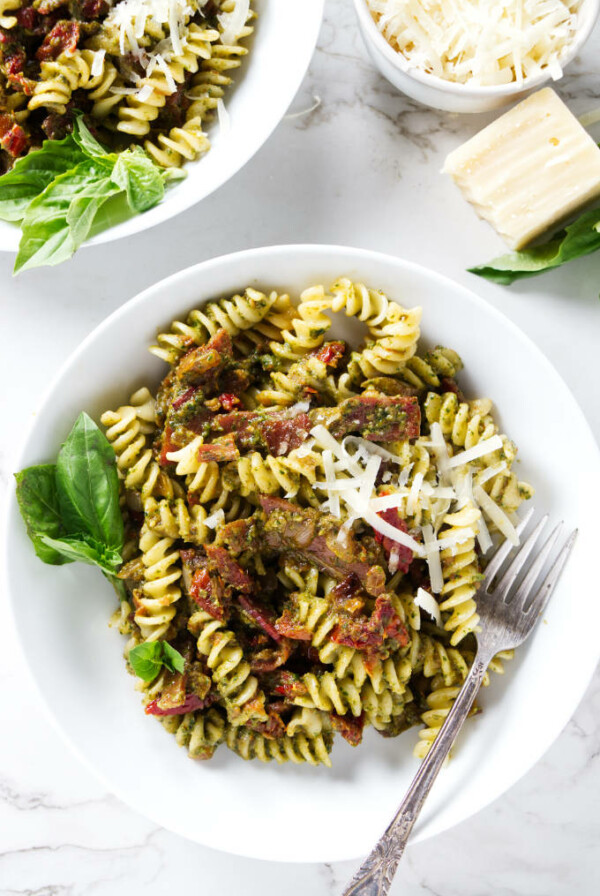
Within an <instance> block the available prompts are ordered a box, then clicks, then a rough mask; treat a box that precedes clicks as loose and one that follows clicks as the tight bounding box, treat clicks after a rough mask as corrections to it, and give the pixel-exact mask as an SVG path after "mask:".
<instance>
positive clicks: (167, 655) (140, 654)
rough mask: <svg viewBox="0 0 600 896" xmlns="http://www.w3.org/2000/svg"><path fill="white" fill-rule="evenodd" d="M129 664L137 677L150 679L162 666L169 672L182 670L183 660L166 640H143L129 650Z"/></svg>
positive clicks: (145, 679)
mask: <svg viewBox="0 0 600 896" xmlns="http://www.w3.org/2000/svg"><path fill="white" fill-rule="evenodd" d="M129 664H130V665H131V668H132V669H133V671H134V672H135V674H136V675H137V677H138V678H141V679H142V680H143V681H152V680H153V679H154V678H156V676H157V675H158V673H159V672H160V670H161V668H162V667H163V666H166V668H167V669H169V671H171V672H175V671H176V672H183V669H184V666H185V660H184V659H183V657H182V655H181V654H180V653H179V651H178V650H175V648H174V647H171V645H170V644H167V642H166V641H145V642H144V643H143V644H138V646H137V647H133V648H132V649H131V650H130V651H129Z"/></svg>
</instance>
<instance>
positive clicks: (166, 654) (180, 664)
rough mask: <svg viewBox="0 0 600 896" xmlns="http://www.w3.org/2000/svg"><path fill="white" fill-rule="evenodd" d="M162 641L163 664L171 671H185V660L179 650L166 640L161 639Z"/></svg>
mask: <svg viewBox="0 0 600 896" xmlns="http://www.w3.org/2000/svg"><path fill="white" fill-rule="evenodd" d="M160 643H161V644H162V649H163V665H165V666H166V667H167V669H169V670H170V671H171V672H183V670H184V667H185V660H184V658H183V657H182V655H181V654H180V653H179V651H178V650H175V648H174V647H171V645H170V644H168V643H167V642H166V641H161V642H160Z"/></svg>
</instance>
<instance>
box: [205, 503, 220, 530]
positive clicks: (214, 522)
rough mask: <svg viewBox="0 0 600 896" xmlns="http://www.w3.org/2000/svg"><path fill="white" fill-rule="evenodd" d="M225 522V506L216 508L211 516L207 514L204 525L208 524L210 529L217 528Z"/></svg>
mask: <svg viewBox="0 0 600 896" xmlns="http://www.w3.org/2000/svg"><path fill="white" fill-rule="evenodd" d="M224 522H225V511H224V510H223V508H222V507H221V508H219V510H215V512H214V513H211V515H210V516H207V517H206V519H205V520H204V525H205V526H208V528H209V529H216V528H217V526H220V525H221V524H222V523H224Z"/></svg>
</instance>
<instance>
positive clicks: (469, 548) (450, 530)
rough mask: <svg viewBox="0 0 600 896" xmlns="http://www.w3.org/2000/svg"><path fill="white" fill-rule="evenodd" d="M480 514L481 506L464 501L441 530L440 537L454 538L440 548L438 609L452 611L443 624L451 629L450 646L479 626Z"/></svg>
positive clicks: (446, 520)
mask: <svg viewBox="0 0 600 896" xmlns="http://www.w3.org/2000/svg"><path fill="white" fill-rule="evenodd" d="M480 517H481V511H480V510H478V509H477V508H475V507H474V506H473V505H466V506H465V507H463V509H462V510H459V511H458V512H457V513H450V514H447V515H446V516H445V517H444V525H443V526H442V529H441V530H440V539H445V538H446V539H457V542H456V544H455V545H453V546H452V547H449V548H444V549H443V550H442V551H441V552H440V557H441V561H442V575H443V579H444V584H443V587H442V592H441V597H442V598H443V600H442V603H440V610H441V611H442V613H447V612H448V611H450V612H451V615H450V617H449V618H448V619H447V621H446V622H445V623H444V628H445V629H446V631H450V632H452V637H451V638H450V643H451V644H452V646H453V647H454V646H455V645H456V644H458V643H459V642H460V641H462V639H463V638H464V637H465V635H468V634H469V633H471V632H476V631H477V630H478V627H477V623H478V622H479V615H478V613H477V605H476V603H475V600H474V596H475V594H476V593H477V588H478V587H479V582H480V581H481V578H482V575H481V572H480V570H479V563H478V560H477V554H476V553H475V537H476V534H477V531H478V528H479V519H480Z"/></svg>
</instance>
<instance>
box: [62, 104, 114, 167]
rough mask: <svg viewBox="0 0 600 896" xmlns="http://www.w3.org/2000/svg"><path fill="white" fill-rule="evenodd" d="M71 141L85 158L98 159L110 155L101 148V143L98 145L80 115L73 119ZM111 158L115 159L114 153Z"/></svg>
mask: <svg viewBox="0 0 600 896" xmlns="http://www.w3.org/2000/svg"><path fill="white" fill-rule="evenodd" d="M73 139H74V140H75V142H76V143H77V146H78V147H79V149H80V150H81V151H82V152H83V153H84V154H85V155H86V156H89V157H91V158H98V157H106V156H108V155H110V153H108V152H107V150H106V148H105V147H104V146H102V144H101V143H98V141H97V140H96V138H95V137H94V136H93V135H92V133H91V131H90V129H89V128H88V127H87V125H86V124H85V123H84V121H83V117H82V116H81V115H78V116H77V117H76V118H75V123H74V125H73ZM113 158H115V159H116V153H115V154H114V155H113Z"/></svg>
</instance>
